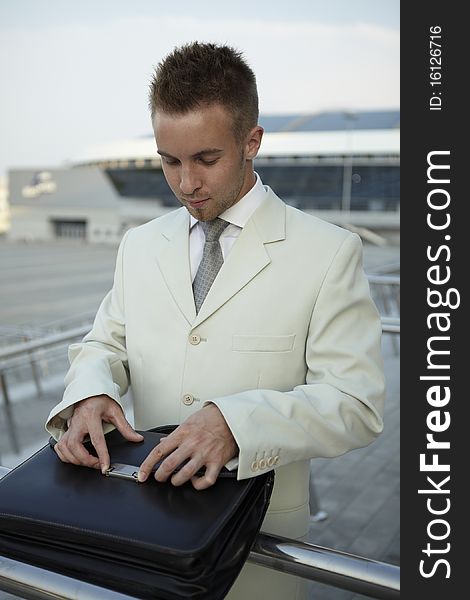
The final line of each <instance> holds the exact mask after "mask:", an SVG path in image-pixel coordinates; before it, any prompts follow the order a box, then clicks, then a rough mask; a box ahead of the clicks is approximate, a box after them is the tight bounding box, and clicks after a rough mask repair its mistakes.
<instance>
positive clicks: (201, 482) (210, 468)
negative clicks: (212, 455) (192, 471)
mask: <svg viewBox="0 0 470 600" xmlns="http://www.w3.org/2000/svg"><path fill="white" fill-rule="evenodd" d="M220 469H221V467H220V466H219V465H217V464H214V463H211V464H209V465H206V472H205V473H204V475H203V476H202V477H193V478H192V479H191V483H192V484H193V488H194V489H195V490H205V489H207V488H209V487H211V486H212V485H214V483H215V482H216V481H217V477H218V475H219V473H220Z"/></svg>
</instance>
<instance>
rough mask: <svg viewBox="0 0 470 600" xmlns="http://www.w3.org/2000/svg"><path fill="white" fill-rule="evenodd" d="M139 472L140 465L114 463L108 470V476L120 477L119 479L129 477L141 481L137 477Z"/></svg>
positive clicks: (106, 473)
mask: <svg viewBox="0 0 470 600" xmlns="http://www.w3.org/2000/svg"><path fill="white" fill-rule="evenodd" d="M138 472H139V469H138V467H134V466H133V465H124V464H122V463H113V464H112V465H111V466H110V467H109V469H107V470H106V472H105V475H106V477H118V478H119V479H129V480H131V481H135V482H137V483H139V480H138V479H137V473H138Z"/></svg>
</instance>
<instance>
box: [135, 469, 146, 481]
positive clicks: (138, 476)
mask: <svg viewBox="0 0 470 600" xmlns="http://www.w3.org/2000/svg"><path fill="white" fill-rule="evenodd" d="M137 481H138V482H139V483H143V482H144V481H145V475H144V473H142V471H139V472H138V473H137Z"/></svg>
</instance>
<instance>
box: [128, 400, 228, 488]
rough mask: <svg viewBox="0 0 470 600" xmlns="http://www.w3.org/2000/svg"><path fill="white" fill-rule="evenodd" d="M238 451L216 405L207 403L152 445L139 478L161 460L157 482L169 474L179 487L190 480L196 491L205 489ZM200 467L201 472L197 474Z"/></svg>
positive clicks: (143, 479)
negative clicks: (203, 469) (202, 473)
mask: <svg viewBox="0 0 470 600" xmlns="http://www.w3.org/2000/svg"><path fill="white" fill-rule="evenodd" d="M237 454H238V446H237V444H236V442H235V439H234V437H233V435H232V432H231V431H230V429H229V427H228V425H227V423H226V421H225V419H224V417H223V415H222V413H221V412H220V410H219V409H218V408H217V406H216V405H215V404H208V405H207V406H205V407H204V408H202V409H201V410H199V411H197V412H196V413H194V414H193V415H191V416H190V417H189V418H188V419H186V421H184V423H182V424H181V425H180V426H179V427H177V429H175V431H173V432H172V433H170V435H168V436H167V437H165V438H163V439H162V440H161V441H160V443H159V444H158V445H157V446H155V448H154V449H153V450H152V451H151V452H150V454H149V455H148V456H147V458H146V459H145V460H144V462H143V463H142V464H141V466H140V469H139V475H138V478H139V481H140V482H143V481H145V480H146V479H147V478H148V476H149V475H150V473H151V471H152V468H153V467H154V466H155V464H156V463H158V462H159V461H161V460H162V459H164V460H163V462H162V464H161V465H160V466H159V468H158V469H157V471H156V472H155V479H156V480H157V481H160V482H163V481H167V480H168V478H169V477H171V483H172V484H173V485H176V486H178V485H182V484H183V483H186V481H189V480H191V483H192V484H193V487H194V488H195V489H196V490H204V489H206V488H208V487H210V486H211V485H214V483H215V482H216V480H217V476H218V474H219V472H220V470H221V469H222V467H223V466H224V465H225V464H226V463H227V462H228V461H229V460H230V459H232V458H234V457H235V456H237ZM185 461H187V462H186V464H184V466H183V467H181V469H180V470H179V471H178V472H176V473H174V474H173V472H174V470H175V469H176V468H177V467H179V466H180V465H181V464H182V463H184V462H185ZM203 467H205V473H204V475H202V476H200V477H198V476H196V473H197V471H199V469H201V468H203ZM172 474H173V475H172Z"/></svg>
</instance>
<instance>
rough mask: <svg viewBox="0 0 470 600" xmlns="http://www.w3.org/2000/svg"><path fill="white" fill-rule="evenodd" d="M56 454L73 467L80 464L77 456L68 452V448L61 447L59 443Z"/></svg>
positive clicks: (55, 448) (55, 447) (56, 446)
mask: <svg viewBox="0 0 470 600" xmlns="http://www.w3.org/2000/svg"><path fill="white" fill-rule="evenodd" d="M54 452H55V453H56V454H57V456H58V457H59V458H60V460H61V461H62V462H64V463H71V464H73V465H78V464H79V462H78V460H77V459H76V458H75V456H74V455H73V454H72V453H71V452H69V451H68V449H67V447H66V446H64V447H62V446H60V444H59V443H57V444H56V445H55V446H54Z"/></svg>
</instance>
